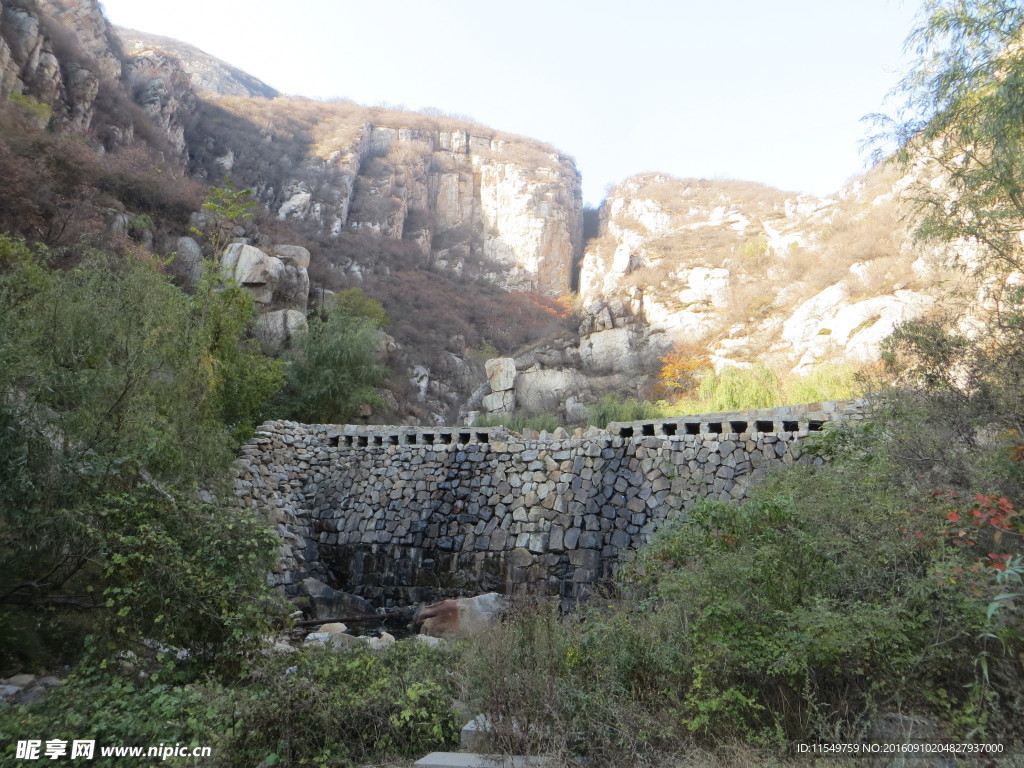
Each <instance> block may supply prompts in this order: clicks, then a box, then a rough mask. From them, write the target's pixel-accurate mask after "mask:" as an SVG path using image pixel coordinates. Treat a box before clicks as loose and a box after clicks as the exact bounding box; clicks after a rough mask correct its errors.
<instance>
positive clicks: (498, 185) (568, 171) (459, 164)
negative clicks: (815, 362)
mask: <svg viewBox="0 0 1024 768" xmlns="http://www.w3.org/2000/svg"><path fill="white" fill-rule="evenodd" d="M217 106H218V107H221V108H223V109H225V110H228V111H230V110H236V111H237V112H238V114H239V116H240V120H244V119H246V118H245V117H244V115H245V114H246V110H248V109H250V107H251V106H252V105H251V104H250V105H247V104H245V103H242V102H238V101H237V100H235V101H231V100H224V101H219V102H217ZM265 112H266V114H267V115H268V117H267V118H266V120H267V122H268V123H271V124H273V123H274V122H275V121H277V120H280V121H281V122H282V124H284V121H286V120H287V119H288V116H289V115H290V114H298V113H302V114H305V115H306V116H307V117H306V120H307V124H308V131H309V133H310V134H311V135H312V136H314V137H316V141H315V142H314V143H311V144H310V145H309V146H307V147H306V148H305V152H306V156H305V157H304V159H302V160H301V161H300V162H298V163H294V164H292V163H291V162H290V161H289V162H288V163H281V162H278V163H276V168H277V174H276V175H268V174H267V172H266V167H265V166H263V165H261V166H260V167H259V169H256V168H250V166H249V165H240V164H233V170H232V172H233V173H234V174H235V175H236V179H237V180H238V181H240V182H241V183H243V184H246V185H248V186H252V187H253V188H254V189H256V190H257V192H258V194H259V195H260V198H261V200H263V202H265V203H266V204H267V205H268V206H269V207H270V208H271V209H272V210H274V211H275V212H276V213H277V215H278V217H279V218H280V219H281V220H285V221H291V222H296V223H299V224H300V225H302V226H306V227H310V228H312V229H315V230H317V231H318V232H319V233H322V234H327V235H330V236H332V237H343V236H346V235H352V234H360V235H361V236H364V237H366V236H370V237H376V238H380V239H382V240H384V241H392V242H397V243H402V244H403V245H404V246H405V247H407V248H408V249H409V250H411V251H412V252H414V253H416V254H417V258H418V259H419V260H420V263H421V264H422V265H423V266H428V265H429V266H431V267H433V268H436V269H443V270H448V271H451V272H455V273H457V274H472V275H479V276H484V277H488V278H490V279H491V280H492V281H493V282H495V283H497V284H499V285H501V286H503V287H505V288H509V289H516V290H528V291H539V292H542V293H545V294H548V295H550V296H560V295H564V294H566V293H568V292H569V290H570V286H571V284H572V268H573V260H574V257H575V255H576V254H577V253H578V251H579V249H580V247H581V237H582V229H581V227H582V202H581V192H580V178H579V173H578V172H577V171H576V168H575V165H574V164H573V161H572V160H571V159H570V158H568V157H567V156H565V155H562V154H560V153H559V152H557V151H556V150H554V149H553V148H551V147H548V146H546V145H543V144H540V143H539V142H535V141H531V140H529V139H523V138H518V137H507V136H504V135H502V134H499V133H497V132H496V131H493V130H491V129H488V128H484V127H483V126H475V125H471V124H468V123H459V122H457V121H453V120H448V119H442V118H429V117H426V116H424V115H418V114H414V113H403V112H389V111H384V110H379V109H378V110H374V109H369V108H363V107H357V106H355V105H351V104H347V105H337V104H317V105H316V106H315V108H313V107H312V106H311V102H308V101H303V100H298V99H291V100H289V99H277V100H275V101H274V102H273V104H272V105H270V106H267V107H266V110H265ZM218 114H220V113H218ZM218 119H220V118H218ZM239 125H240V126H243V128H244V126H245V123H244V122H241V121H240V123H239ZM245 130H250V131H251V126H250V127H249V128H248V129H245ZM291 131H292V134H293V133H294V129H291ZM292 134H289V136H291V135H292ZM199 135H202V136H203V140H204V142H209V140H210V137H209V136H207V135H206V134H203V133H202V132H201V131H197V136H199ZM249 135H250V134H247V133H244V130H243V132H242V133H241V134H239V136H243V137H248V136H249ZM239 136H229V135H228V136H224V137H223V138H221V139H220V140H219V141H214V142H213V145H212V146H208V145H206V144H204V146H203V147H202V148H197V149H196V151H197V152H200V151H201V153H203V154H205V156H208V157H211V158H216V161H215V162H214V163H212V164H208V168H209V170H208V171H207V172H209V173H219V172H222V167H221V168H218V167H217V164H220V165H221V166H223V163H221V160H220V158H228V157H232V158H234V157H238V156H240V155H241V154H243V153H251V152H252V151H253V147H252V146H251V143H252V139H251V138H239ZM253 138H255V137H253ZM277 140H278V139H277V138H276V136H275V132H274V129H273V127H271V128H270V129H269V130H267V131H266V132H265V133H262V134H260V136H259V141H260V142H263V143H266V144H269V145H273V143H274V142H275V141H277ZM280 140H292V139H288V138H282V139H280ZM245 141H248V142H249V145H243V143H244V142H245ZM272 167H273V166H272ZM365 250H367V249H365V248H363V249H355V253H354V254H353V255H352V256H348V257H342V256H339V257H337V259H335V260H334V261H333V262H332V267H333V268H335V269H337V270H339V271H341V272H344V273H345V274H346V275H347V277H348V279H350V280H351V279H356V280H358V279H360V278H361V277H362V276H364V275H366V274H369V273H372V272H373V271H374V270H376V269H380V268H381V267H380V265H378V264H376V263H375V261H374V260H373V259H372V258H369V257H367V256H366V255H364V254H363V253H361V252H360V251H365Z"/></svg>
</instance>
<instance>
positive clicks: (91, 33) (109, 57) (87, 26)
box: [37, 0, 121, 80]
mask: <svg viewBox="0 0 1024 768" xmlns="http://www.w3.org/2000/svg"><path fill="white" fill-rule="evenodd" d="M37 2H38V5H39V9H40V10H41V11H43V12H44V13H46V14H48V15H49V16H50V17H51V18H53V20H54V21H56V22H57V23H58V24H60V25H61V26H62V27H64V29H66V30H69V31H72V32H73V33H74V36H75V40H76V42H77V44H78V46H79V47H80V48H81V50H82V51H83V52H84V53H85V54H86V55H87V56H89V57H90V58H91V59H93V60H94V61H95V62H96V64H97V71H96V72H95V74H96V75H97V76H98V77H100V78H106V79H108V80H118V79H119V78H120V77H121V59H120V57H119V56H118V53H117V50H116V48H115V45H116V44H115V43H114V41H113V31H112V30H111V27H110V24H109V22H107V19H106V17H105V16H104V15H103V8H102V6H101V5H100V3H99V0H37Z"/></svg>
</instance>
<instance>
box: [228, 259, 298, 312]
mask: <svg viewBox="0 0 1024 768" xmlns="http://www.w3.org/2000/svg"><path fill="white" fill-rule="evenodd" d="M220 263H221V274H222V275H223V277H224V279H225V280H233V281H234V282H236V283H238V285H240V286H242V287H243V288H245V289H246V290H248V291H249V292H250V293H251V294H252V296H253V298H254V299H255V300H256V303H257V304H260V305H264V306H266V307H270V306H274V307H283V308H287V309H295V310H299V311H300V312H304V311H305V309H306V305H307V303H308V301H309V274H308V273H307V271H306V268H305V267H300V266H298V265H297V264H296V263H295V262H293V261H291V260H288V261H285V260H284V259H280V258H278V257H276V256H268V255H267V254H266V253H264V252H263V251H261V250H260V249H259V248H256V247H255V246H252V245H247V244H245V243H232V244H231V245H229V246H228V247H227V248H226V249H224V254H223V255H222V256H221V260H220Z"/></svg>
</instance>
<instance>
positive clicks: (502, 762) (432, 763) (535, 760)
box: [413, 752, 551, 768]
mask: <svg viewBox="0 0 1024 768" xmlns="http://www.w3.org/2000/svg"><path fill="white" fill-rule="evenodd" d="M550 762H551V761H550V760H548V759H547V758H545V757H523V756H522V755H511V756H507V757H506V756H504V755H474V754H471V753H469V752H431V753H430V754H429V755H427V756H426V757H424V758H421V759H420V760H417V761H416V762H415V763H413V765H414V766H415V767H416V768H545V766H548V765H550Z"/></svg>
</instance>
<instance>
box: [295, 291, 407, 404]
mask: <svg viewBox="0 0 1024 768" xmlns="http://www.w3.org/2000/svg"><path fill="white" fill-rule="evenodd" d="M342 297H343V298H342V301H341V302H340V303H335V304H333V305H331V306H329V307H328V310H327V312H326V313H324V314H313V315H312V316H311V317H310V323H309V331H308V333H306V334H303V335H302V336H301V337H299V339H298V340H297V342H296V343H295V345H294V347H293V348H292V349H291V350H290V351H289V354H288V357H287V361H288V383H287V386H286V388H285V391H284V392H283V393H282V397H281V400H280V408H281V409H282V410H283V412H284V413H285V414H286V415H287V416H288V417H289V418H294V419H296V420H298V421H305V422H307V423H316V424H330V423H334V424H343V423H345V422H346V421H348V420H349V419H350V418H351V417H352V416H353V415H355V413H356V411H357V409H358V407H359V406H360V405H361V404H363V403H367V404H375V403H378V402H379V398H378V397H377V396H376V394H375V393H374V389H375V388H376V387H378V386H380V385H381V384H382V383H383V380H384V377H385V375H386V372H387V369H386V368H385V367H384V366H382V365H381V364H380V363H378V362H377V349H378V347H379V345H380V335H379V331H378V330H377V328H376V327H375V325H374V323H373V321H371V320H370V319H368V318H367V317H365V316H359V315H353V314H349V311H350V310H351V309H352V308H353V305H354V302H355V297H354V295H353V294H342ZM362 302H363V300H362V299H360V300H359V303H362ZM369 306H373V305H369ZM378 306H379V305H378Z"/></svg>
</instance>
